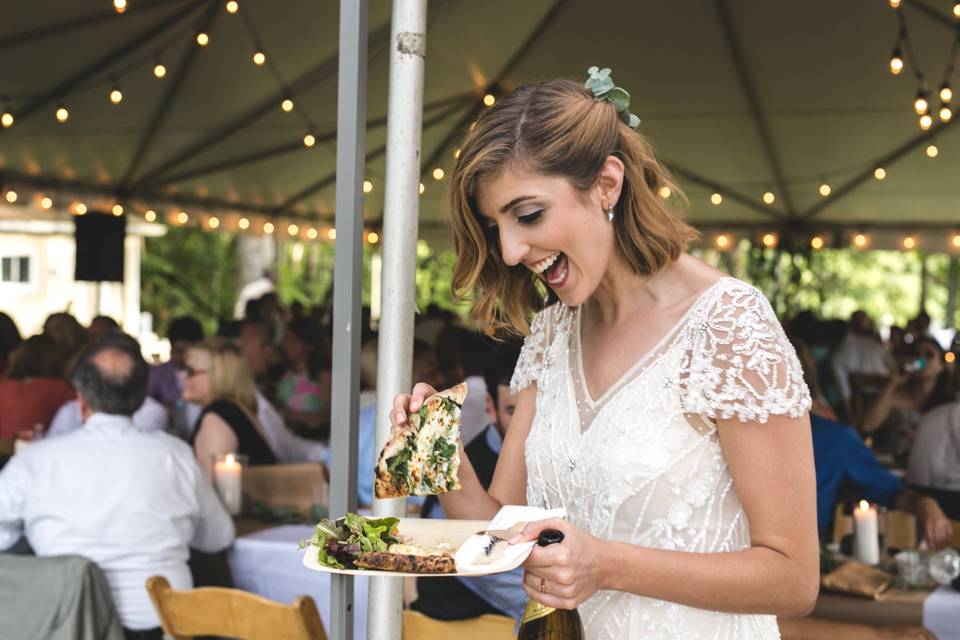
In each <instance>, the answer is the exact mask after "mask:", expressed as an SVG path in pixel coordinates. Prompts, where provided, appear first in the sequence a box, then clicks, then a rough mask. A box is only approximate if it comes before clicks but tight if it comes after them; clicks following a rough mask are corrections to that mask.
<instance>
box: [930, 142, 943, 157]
mask: <svg viewBox="0 0 960 640" xmlns="http://www.w3.org/2000/svg"><path fill="white" fill-rule="evenodd" d="M939 153H940V150H939V149H937V145H935V144H931V145H930V146H928V147H927V157H928V158H936V157H937V155H938V154H939Z"/></svg>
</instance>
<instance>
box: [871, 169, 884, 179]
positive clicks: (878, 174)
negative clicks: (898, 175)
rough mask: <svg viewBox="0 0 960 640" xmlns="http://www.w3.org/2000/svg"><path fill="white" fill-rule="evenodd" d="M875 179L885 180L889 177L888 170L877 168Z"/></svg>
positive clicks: (874, 171) (874, 173)
mask: <svg viewBox="0 0 960 640" xmlns="http://www.w3.org/2000/svg"><path fill="white" fill-rule="evenodd" d="M873 177H874V178H876V179H877V180H883V179H884V178H886V177H887V170H886V169H884V168H883V167H877V168H876V169H874V170H873Z"/></svg>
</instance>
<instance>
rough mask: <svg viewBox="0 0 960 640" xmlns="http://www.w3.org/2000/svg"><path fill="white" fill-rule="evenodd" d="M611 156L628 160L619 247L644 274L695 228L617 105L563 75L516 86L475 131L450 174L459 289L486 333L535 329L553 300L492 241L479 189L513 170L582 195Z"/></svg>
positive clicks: (619, 207)
mask: <svg viewBox="0 0 960 640" xmlns="http://www.w3.org/2000/svg"><path fill="white" fill-rule="evenodd" d="M609 156H615V157H617V158H619V159H620V160H621V161H622V162H623V165H624V168H625V171H624V177H623V188H622V190H621V193H620V199H619V201H618V202H617V204H616V207H615V209H614V211H615V215H614V219H613V225H614V235H615V238H616V248H617V252H618V253H619V255H620V256H621V257H622V258H623V259H624V260H626V262H627V264H629V265H630V267H631V268H632V269H633V271H634V272H635V273H637V274H641V275H647V274H652V273H656V272H658V271H660V270H661V269H663V268H664V267H666V266H667V265H669V264H670V263H672V262H673V261H674V260H676V259H677V258H678V257H679V256H680V254H681V253H683V251H684V250H685V249H686V246H687V243H688V242H690V241H692V240H694V239H696V238H697V237H698V235H699V234H698V233H697V232H696V231H695V230H694V229H693V228H692V227H691V226H689V225H688V224H687V223H686V222H684V221H683V219H682V218H681V217H679V216H678V215H677V214H675V213H673V212H672V211H670V210H669V209H668V208H667V206H666V202H665V200H664V199H663V198H661V197H660V195H659V193H660V189H661V188H662V187H669V188H670V190H671V192H673V193H675V194H677V195H678V196H680V198H681V199H684V196H683V194H682V192H681V191H680V189H679V188H678V187H677V185H676V184H675V183H674V182H673V179H672V178H671V177H670V175H669V173H668V172H667V170H666V169H665V168H664V166H663V165H662V164H661V163H660V161H659V160H658V159H657V157H656V154H655V152H654V150H653V146H652V145H651V144H650V142H649V141H647V139H646V138H644V137H643V136H642V135H640V134H638V133H637V132H636V131H634V130H633V129H631V128H630V127H628V126H627V125H626V124H624V123H623V122H622V121H621V120H620V118H619V117H618V116H617V112H616V110H615V109H614V107H613V105H612V104H611V103H609V102H608V101H606V100H600V101H597V100H594V99H593V96H592V95H591V94H590V93H589V92H588V91H587V90H586V89H584V88H583V86H582V85H580V84H578V83H576V82H573V81H571V80H566V79H555V80H549V81H547V82H542V83H536V84H528V85H523V86H521V87H518V88H517V89H514V90H513V91H511V92H510V93H509V94H508V95H506V96H504V97H503V98H501V99H500V100H499V101H498V102H497V103H496V105H495V106H493V107H492V108H490V109H489V110H487V111H485V112H484V113H483V115H482V116H481V117H480V118H479V120H477V123H476V125H475V126H474V127H473V128H472V130H471V131H470V132H469V133H468V135H467V137H466V140H464V142H463V146H462V148H461V150H460V154H459V157H458V159H457V162H456V165H455V166H454V169H453V174H452V175H451V177H450V196H449V197H450V223H451V226H452V227H453V242H454V248H455V250H456V254H457V260H456V263H455V264H454V267H453V294H454V297H455V298H456V299H457V300H472V301H473V308H472V310H471V312H470V318H471V320H472V321H473V322H475V323H476V324H477V325H478V326H481V327H484V328H485V329H486V330H488V331H495V332H504V331H505V332H506V333H514V334H516V333H520V334H526V333H529V330H530V327H529V320H530V316H531V314H532V313H533V312H535V311H537V310H539V309H541V308H543V307H544V305H545V304H546V303H547V301H546V299H545V295H544V291H543V288H542V285H541V284H540V282H539V280H538V279H537V278H536V276H535V275H534V274H533V273H531V271H530V270H529V269H527V268H526V267H524V266H523V265H516V266H513V267H510V266H508V265H507V264H506V263H505V262H504V261H503V259H502V257H501V255H500V248H499V242H498V240H495V239H492V238H488V234H487V233H485V228H484V224H483V220H482V218H481V215H480V211H479V209H478V207H477V200H476V198H477V191H478V190H479V188H480V187H481V185H483V183H484V182H486V181H489V180H493V179H496V178H497V177H499V176H500V175H502V174H503V173H504V172H505V171H507V170H508V169H509V168H510V167H520V168H523V169H525V170H527V171H532V172H534V173H538V174H541V175H549V176H561V177H564V178H567V179H568V180H569V181H570V183H571V184H572V185H573V186H574V187H575V188H576V189H577V190H579V191H580V192H586V191H587V190H589V189H590V188H591V187H593V186H594V185H595V184H596V182H597V180H598V178H599V177H600V171H601V170H602V168H603V165H604V163H605V162H606V160H607V158H608V157H609Z"/></svg>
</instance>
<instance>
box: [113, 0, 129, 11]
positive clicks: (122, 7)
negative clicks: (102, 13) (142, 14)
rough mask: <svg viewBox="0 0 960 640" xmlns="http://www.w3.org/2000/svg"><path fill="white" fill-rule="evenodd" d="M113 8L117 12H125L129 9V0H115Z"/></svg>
mask: <svg viewBox="0 0 960 640" xmlns="http://www.w3.org/2000/svg"><path fill="white" fill-rule="evenodd" d="M113 9H114V11H116V12H117V13H123V12H124V11H126V10H127V0H113Z"/></svg>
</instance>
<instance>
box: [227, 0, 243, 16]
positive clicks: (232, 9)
mask: <svg viewBox="0 0 960 640" xmlns="http://www.w3.org/2000/svg"><path fill="white" fill-rule="evenodd" d="M239 8H240V5H239V4H237V3H236V0H230V1H229V2H227V13H236V12H237V9H239Z"/></svg>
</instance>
